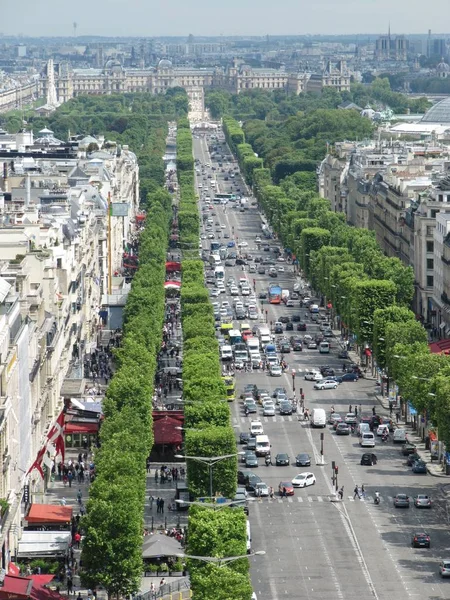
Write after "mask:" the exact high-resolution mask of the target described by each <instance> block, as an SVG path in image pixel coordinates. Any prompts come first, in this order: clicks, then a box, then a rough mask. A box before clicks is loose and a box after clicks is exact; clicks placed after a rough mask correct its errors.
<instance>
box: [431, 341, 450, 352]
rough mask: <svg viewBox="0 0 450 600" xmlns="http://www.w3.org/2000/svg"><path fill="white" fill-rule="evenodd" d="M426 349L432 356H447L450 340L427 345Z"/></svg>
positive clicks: (449, 350)
mask: <svg viewBox="0 0 450 600" xmlns="http://www.w3.org/2000/svg"><path fill="white" fill-rule="evenodd" d="M428 348H429V349H430V352H431V353H432V354H441V353H444V354H449V353H450V340H440V341H439V342H432V343H431V344H428Z"/></svg>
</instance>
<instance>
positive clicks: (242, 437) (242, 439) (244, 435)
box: [239, 431, 251, 444]
mask: <svg viewBox="0 0 450 600" xmlns="http://www.w3.org/2000/svg"><path fill="white" fill-rule="evenodd" d="M250 437H251V435H250V432H249V431H241V433H240V434H239V443H240V444H246V443H247V442H248V440H249V439H250Z"/></svg>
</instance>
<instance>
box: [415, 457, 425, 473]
mask: <svg viewBox="0 0 450 600" xmlns="http://www.w3.org/2000/svg"><path fill="white" fill-rule="evenodd" d="M412 472H413V473H421V474H423V475H426V474H427V463H425V462H424V461H423V460H416V462H415V463H414V464H413V466H412Z"/></svg>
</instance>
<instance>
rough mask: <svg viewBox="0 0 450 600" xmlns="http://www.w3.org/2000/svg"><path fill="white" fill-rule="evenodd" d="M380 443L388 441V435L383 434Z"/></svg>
mask: <svg viewBox="0 0 450 600" xmlns="http://www.w3.org/2000/svg"><path fill="white" fill-rule="evenodd" d="M381 441H382V442H387V441H388V435H387V433H383V435H382V436H381Z"/></svg>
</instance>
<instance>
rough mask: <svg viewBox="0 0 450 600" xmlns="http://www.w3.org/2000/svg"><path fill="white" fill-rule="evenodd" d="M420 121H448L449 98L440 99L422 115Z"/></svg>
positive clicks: (449, 119)
mask: <svg viewBox="0 0 450 600" xmlns="http://www.w3.org/2000/svg"><path fill="white" fill-rule="evenodd" d="M421 122H422V123H450V98H445V100H441V101H440V102H438V103H437V104H435V105H434V106H432V107H431V108H430V110H428V111H427V112H426V113H425V115H424V116H423V117H422V121H421Z"/></svg>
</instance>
